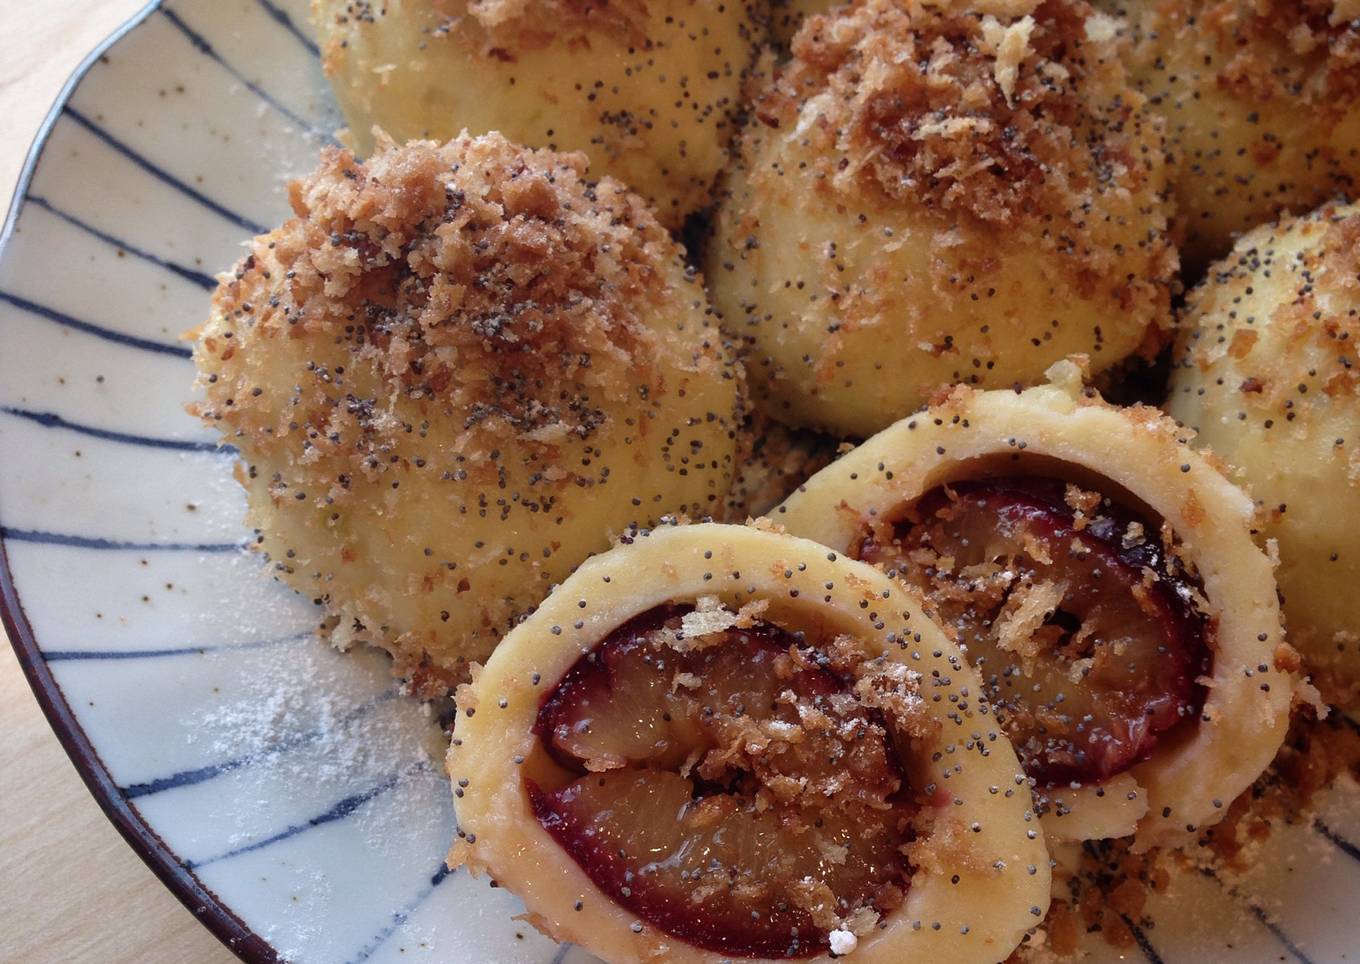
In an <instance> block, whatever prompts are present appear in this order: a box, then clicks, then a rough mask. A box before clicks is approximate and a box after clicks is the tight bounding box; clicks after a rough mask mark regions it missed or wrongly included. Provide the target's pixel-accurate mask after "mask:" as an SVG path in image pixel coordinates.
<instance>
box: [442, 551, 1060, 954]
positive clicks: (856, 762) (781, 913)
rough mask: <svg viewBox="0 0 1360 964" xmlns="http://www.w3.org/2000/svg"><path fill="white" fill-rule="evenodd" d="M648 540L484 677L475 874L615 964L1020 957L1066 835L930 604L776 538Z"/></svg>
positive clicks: (456, 765)
mask: <svg viewBox="0 0 1360 964" xmlns="http://www.w3.org/2000/svg"><path fill="white" fill-rule="evenodd" d="M623 541H624V543H625V544H624V545H622V546H620V547H618V548H615V549H613V550H611V551H610V552H608V553H605V554H603V555H600V556H597V557H595V558H594V559H592V560H591V561H589V562H588V563H586V564H585V565H583V566H582V567H581V568H580V569H579V570H578V571H577V572H576V573H575V574H574V575H573V576H572V577H571V578H570V579H568V580H567V581H566V582H565V583H563V584H562V585H561V586H560V587H559V588H558V589H557V590H556V591H555V592H554V593H553V594H552V595H551V596H549V598H548V599H547V601H545V602H544V603H543V605H542V606H541V607H540V608H539V609H538V610H537V612H536V613H535V614H534V615H533V616H532V617H530V618H529V619H528V620H527V621H526V622H524V623H523V624H522V625H521V626H519V627H518V628H517V629H516V630H515V631H514V632H513V633H511V634H510V635H509V636H508V637H507V638H506V639H505V641H504V642H503V643H502V644H501V646H500V647H499V648H498V649H497V650H496V652H495V653H494V654H493V655H492V657H491V659H490V660H489V661H488V662H487V664H486V667H485V669H484V670H483V671H482V672H481V673H480V674H479V675H478V676H477V677H476V679H475V681H474V683H473V684H472V685H470V686H467V687H464V688H462V689H461V690H460V692H459V713H458V718H457V722H456V724H455V727H454V734H453V746H452V748H451V750H450V753H449V761H448V763H449V772H450V775H451V776H452V778H453V782H454V788H455V789H454V793H455V798H456V800H455V803H456V807H457V811H458V819H459V826H460V830H459V835H460V838H461V840H460V841H459V843H458V844H457V845H455V848H454V853H453V854H452V855H451V862H457V861H462V862H465V863H467V864H469V865H470V866H472V867H473V868H474V869H477V870H483V871H485V872H487V873H489V874H491V875H492V876H493V877H494V878H495V879H496V881H497V882H498V883H499V884H500V885H502V886H504V887H507V888H508V889H510V890H511V891H513V892H514V893H516V894H518V895H519V896H520V897H521V898H522V899H523V900H524V902H525V905H526V906H527V908H528V911H529V919H530V920H532V921H533V922H534V923H535V924H536V925H537V926H539V927H540V928H541V929H543V930H544V931H546V932H547V933H549V934H551V935H552V936H553V937H555V938H557V939H559V940H570V941H574V942H576V943H578V944H580V945H582V946H583V947H585V948H587V949H588V950H590V951H592V952H594V953H596V954H599V955H600V956H602V957H604V958H605V959H607V960H611V961H624V960H627V961H634V960H653V959H665V960H673V961H719V960H729V959H732V958H734V957H735V958H755V959H762V960H777V959H789V958H807V957H814V956H815V957H818V959H822V958H823V957H824V956H825V955H826V954H828V953H835V954H842V953H846V952H847V951H848V950H850V949H852V948H853V949H855V954H856V958H857V959H859V960H864V961H866V962H869V961H895V962H896V961H939V960H950V961H977V962H989V964H991V962H995V961H999V960H1002V959H1004V958H1005V957H1006V956H1007V955H1009V954H1010V953H1011V951H1012V950H1013V949H1014V948H1015V947H1016V946H1017V945H1018V943H1019V942H1020V941H1021V940H1022V939H1023V937H1024V935H1025V933H1026V931H1027V930H1028V929H1029V928H1031V927H1033V926H1035V925H1036V924H1038V923H1039V921H1040V920H1041V919H1042V915H1043V913H1044V910H1045V908H1046V907H1047V904H1048V897H1049V862H1048V853H1047V849H1046V846H1045V843H1044V837H1043V834H1042V833H1041V832H1040V829H1039V825H1038V819H1037V817H1036V816H1035V815H1034V813H1033V809H1032V803H1033V801H1032V796H1031V793H1030V789H1029V786H1028V783H1027V781H1026V780H1025V777H1024V774H1023V772H1022V771H1021V769H1020V766H1019V763H1018V761H1017V759H1016V756H1015V753H1014V751H1013V750H1012V748H1011V746H1010V743H1009V741H1008V740H1007V739H1006V737H1005V735H1004V733H1002V732H1001V731H1000V728H999V727H998V726H997V725H996V722H995V720H994V719H993V716H992V712H991V709H990V707H989V706H988V703H987V700H986V698H985V697H983V696H982V693H981V687H980V685H979V681H978V679H977V677H976V675H975V674H974V673H973V671H972V670H971V669H970V668H969V667H968V665H967V663H966V662H965V661H964V660H963V658H962V655H961V654H960V653H959V651H958V649H957V647H956V646H954V645H953V644H952V643H951V642H949V640H948V639H947V638H946V636H945V634H944V633H943V632H942V631H941V629H940V628H939V627H938V626H936V625H935V624H934V623H933V622H931V621H930V620H929V618H927V617H926V616H925V615H924V614H923V613H922V611H921V610H920V608H919V606H918V604H917V603H916V601H915V600H914V598H913V596H912V595H911V594H910V593H907V592H904V591H903V589H902V588H901V587H900V586H898V585H896V584H894V583H893V582H892V580H890V579H888V578H887V577H886V576H884V575H883V574H882V573H879V572H877V571H876V570H874V569H873V568H872V567H870V566H867V565H864V564H863V563H859V562H855V561H853V560H850V559H847V558H845V557H844V556H842V555H840V554H839V553H836V552H832V551H830V550H828V549H827V548H826V547H824V546H820V545H817V544H815V543H812V542H809V541H807V540H804V539H796V538H792V537H790V536H786V535H783V534H780V533H777V532H773V531H769V530H768V529H763V530H762V529H758V528H754V527H746V526H730V525H718V524H704V525H695V526H672V527H665V528H661V529H656V530H653V531H650V532H648V531H643V532H638V533H634V534H632V535H630V536H628V537H626V538H625V539H624V540H623Z"/></svg>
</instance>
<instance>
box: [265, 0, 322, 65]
mask: <svg viewBox="0 0 1360 964" xmlns="http://www.w3.org/2000/svg"><path fill="white" fill-rule="evenodd" d="M259 3H260V6H262V7H264V10H265V13H267V14H269V15H270V16H271V17H273V18H274V20H275V21H277V22H278V24H279V25H280V26H282V27H283V29H284V30H287V31H288V32H289V33H290V34H292V35H293V36H294V37H296V38H297V42H298V43H300V44H302V46H304V47H306V48H307V52H308V53H309V54H311V55H312V56H313V57H315V58H317V59H318V60H320V59H321V48H320V47H318V46H317V45H316V43H315V42H314V41H313V40H312V38H311V37H309V36H307V35H306V34H305V33H303V32H302V31H301V30H300V29H298V25H297V24H295V23H294V22H293V18H292V17H290V16H288V12H287V11H285V10H281V9H280V8H279V7H277V6H275V5H274V4H273V3H271V2H270V0H259Z"/></svg>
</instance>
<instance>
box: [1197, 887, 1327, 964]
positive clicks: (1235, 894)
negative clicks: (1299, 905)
mask: <svg viewBox="0 0 1360 964" xmlns="http://www.w3.org/2000/svg"><path fill="white" fill-rule="evenodd" d="M1200 873H1201V874H1203V875H1204V876H1205V877H1208V878H1209V879H1210V880H1212V881H1213V882H1214V883H1216V884H1218V885H1219V886H1220V887H1222V888H1223V890H1224V891H1225V892H1226V893H1227V894H1228V896H1229V897H1231V898H1232V899H1233V900H1235V901H1237V902H1238V903H1240V904H1241V905H1242V906H1243V907H1245V908H1246V909H1247V910H1249V911H1251V915H1252V916H1253V917H1255V918H1256V919H1257V920H1258V921H1260V922H1261V926H1262V927H1264V928H1265V929H1266V930H1268V931H1270V933H1271V935H1273V936H1274V938H1275V939H1276V940H1277V941H1279V942H1280V946H1282V947H1283V948H1284V949H1285V950H1287V951H1288V952H1289V953H1290V954H1292V955H1293V957H1294V959H1295V960H1296V961H1298V962H1299V964H1313V962H1312V961H1311V960H1309V958H1308V955H1307V954H1305V953H1303V951H1301V950H1299V946H1298V945H1297V944H1295V943H1294V940H1293V938H1291V937H1290V936H1289V935H1288V934H1286V933H1285V931H1284V928H1282V927H1281V926H1280V925H1279V924H1277V923H1275V922H1274V921H1273V920H1271V919H1270V916H1269V915H1268V914H1267V913H1266V912H1265V908H1263V907H1262V906H1261V905H1260V904H1258V903H1256V901H1254V900H1252V899H1251V898H1250V897H1248V896H1247V895H1246V894H1244V893H1242V892H1241V891H1240V890H1238V889H1237V887H1235V886H1232V885H1230V884H1228V882H1227V881H1225V880H1224V879H1223V878H1222V877H1220V876H1218V874H1217V873H1215V872H1214V870H1213V869H1212V868H1210V867H1201V868H1200Z"/></svg>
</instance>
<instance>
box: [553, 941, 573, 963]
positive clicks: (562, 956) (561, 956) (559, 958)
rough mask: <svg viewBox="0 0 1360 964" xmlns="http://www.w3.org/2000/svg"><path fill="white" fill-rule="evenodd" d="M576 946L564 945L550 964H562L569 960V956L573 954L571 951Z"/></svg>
mask: <svg viewBox="0 0 1360 964" xmlns="http://www.w3.org/2000/svg"><path fill="white" fill-rule="evenodd" d="M575 946H576V945H575V944H563V945H562V946H561V947H560V948H558V950H557V953H556V954H554V955H553V959H552V961H551V962H549V964H562V962H563V961H565V960H566V959H567V955H568V954H570V953H571V949H572V948H573V947H575Z"/></svg>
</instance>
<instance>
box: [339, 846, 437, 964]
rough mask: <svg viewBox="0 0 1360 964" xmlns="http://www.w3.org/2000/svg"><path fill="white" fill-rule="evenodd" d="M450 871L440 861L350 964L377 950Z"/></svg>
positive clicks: (365, 958)
mask: <svg viewBox="0 0 1360 964" xmlns="http://www.w3.org/2000/svg"><path fill="white" fill-rule="evenodd" d="M452 873H453V871H451V870H449V868H448V867H447V866H446V865H445V864H443V863H440V865H439V869H438V870H436V871H435V872H434V873H433V874H431V875H430V882H429V884H428V885H426V887H425V889H424V890H422V891H421V892H420V893H418V894H416V896H415V899H414V900H412V901H411V902H410V903H409V904H407V905H406V906H405V907H403V908H402V909H401V910H399V911H397V912H395V913H394V914H393V915H392V919H391V921H389V922H388V923H387V925H386V926H384V927H383V929H382V930H380V931H378V933H376V934H374V935H373V936H372V937H371V938H370V939H369V941H368V943H367V944H365V945H364V946H363V947H362V948H361V949H360V951H359V953H358V954H356V955H354V957H353V958H351V959H350V964H363V962H364V961H366V960H368V959H369V958H370V957H372V956H373V955H374V953H375V952H377V950H378V948H380V947H382V946H383V945H384V944H386V943H387V940H388V938H390V937H391V936H392V935H393V934H395V933H396V932H397V928H398V927H400V926H401V925H402V924H405V923H406V922H407V921H408V920H410V919H411V915H412V914H414V913H415V911H416V908H418V907H419V906H420V905H421V904H423V903H425V901H427V900H429V899H430V895H431V894H433V893H434V891H435V888H436V887H438V886H439V885H440V884H442V883H443V882H444V881H445V880H446V879H448V877H449V875H450V874H452Z"/></svg>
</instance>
